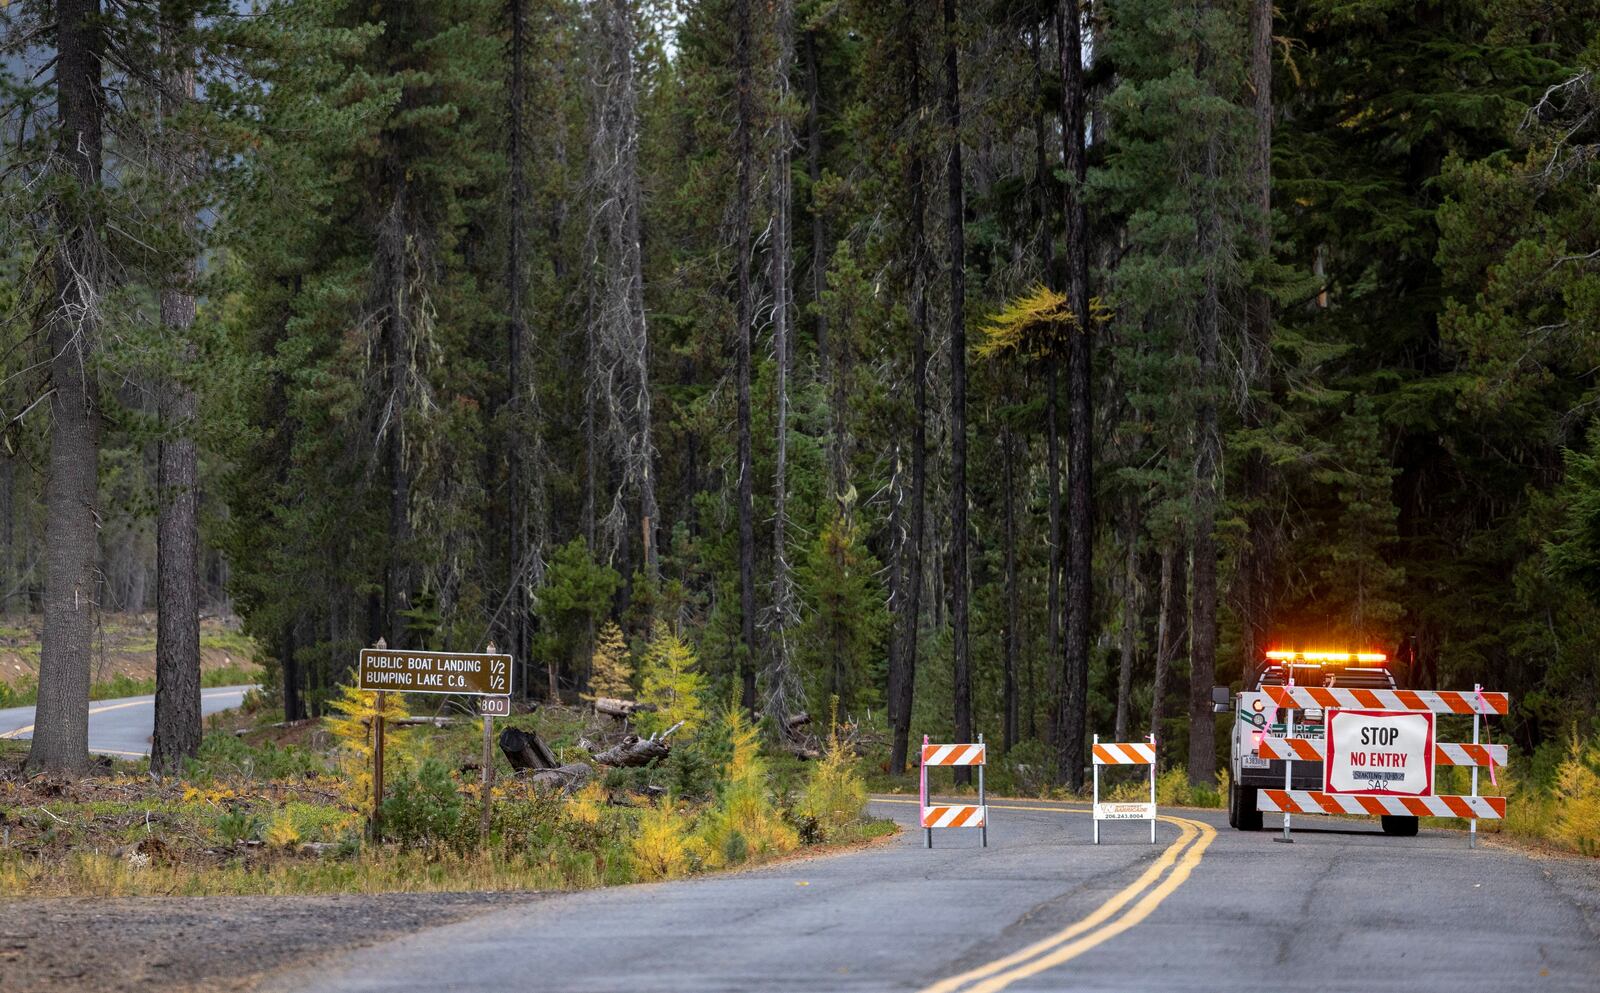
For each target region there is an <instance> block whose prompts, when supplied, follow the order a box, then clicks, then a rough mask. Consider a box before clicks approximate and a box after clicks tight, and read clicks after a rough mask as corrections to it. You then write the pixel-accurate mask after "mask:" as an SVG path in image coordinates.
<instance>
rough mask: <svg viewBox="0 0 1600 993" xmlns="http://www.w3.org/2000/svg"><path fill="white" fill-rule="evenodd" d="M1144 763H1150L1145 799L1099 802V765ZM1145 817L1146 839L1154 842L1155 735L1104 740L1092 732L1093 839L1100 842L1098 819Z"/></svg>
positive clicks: (1099, 820) (1139, 818)
mask: <svg viewBox="0 0 1600 993" xmlns="http://www.w3.org/2000/svg"><path fill="white" fill-rule="evenodd" d="M1103 765H1147V766H1149V767H1150V802H1149V803H1101V802H1100V767H1101V766H1103ZM1145 820H1147V821H1149V822H1150V843H1151V844H1152V845H1153V844H1155V843H1156V736H1155V735H1153V734H1152V735H1148V736H1147V737H1146V739H1145V740H1144V741H1122V742H1114V741H1106V742H1102V741H1101V740H1100V736H1099V735H1098V734H1097V735H1095V736H1094V843H1095V844H1097V845H1098V844H1100V822H1101V821H1145Z"/></svg>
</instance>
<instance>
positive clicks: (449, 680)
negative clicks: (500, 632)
mask: <svg viewBox="0 0 1600 993" xmlns="http://www.w3.org/2000/svg"><path fill="white" fill-rule="evenodd" d="M487 647H488V651H486V652H483V653H481V654H480V653H467V652H423V651H415V650H411V649H391V648H389V645H388V642H386V641H384V639H382V638H379V639H378V643H377V644H376V645H373V646H372V647H371V648H363V649H362V650H361V657H360V661H359V664H358V665H357V668H356V688H357V689H362V690H372V691H374V692H376V693H377V713H376V715H375V716H374V717H373V720H372V732H373V741H372V819H371V822H370V827H371V831H372V837H373V839H374V840H376V839H377V838H379V837H380V836H381V832H382V830H383V723H384V722H383V715H384V712H385V709H386V708H387V702H388V696H389V694H390V693H391V692H399V693H453V694H458V695H460V696H476V697H485V698H490V699H493V698H502V699H504V701H505V704H504V705H499V704H498V701H496V704H497V705H499V706H503V712H504V713H505V714H509V713H510V712H511V709H510V706H509V704H510V702H511V656H509V655H501V654H499V653H498V652H496V651H495V648H494V645H493V644H490V645H489V646H487ZM486 702H487V701H486ZM493 724H494V718H493V717H492V716H490V714H489V713H488V712H486V713H485V716H484V718H483V756H484V758H483V778H482V789H483V815H482V821H481V834H482V836H483V838H484V840H485V841H487V840H488V836H489V801H490V795H489V794H490V791H491V790H492V788H493V786H494V763H493V761H492V760H493V758H494V755H493V752H492V751H491V747H492V744H493V740H494V739H493Z"/></svg>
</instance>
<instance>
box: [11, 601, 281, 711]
mask: <svg viewBox="0 0 1600 993" xmlns="http://www.w3.org/2000/svg"><path fill="white" fill-rule="evenodd" d="M43 625H44V619H43V617H42V616H40V615H38V614H29V615H27V616H7V617H3V618H0V707H5V706H25V705H27V704H30V703H32V702H33V693H34V691H35V689H36V688H37V686H38V682H39V643H40V632H41V630H42V628H43ZM255 655H256V646H255V643H254V642H252V641H251V640H250V639H249V638H248V637H246V636H245V635H244V634H243V633H241V632H240V630H239V621H238V619H237V618H235V617H205V618H202V619H201V621H200V672H201V680H202V683H203V684H204V685H206V686H227V685H234V684H239V683H250V682H254V681H255V679H256V677H257V675H258V674H259V671H260V670H259V668H258V667H257V665H256V662H255ZM90 664H91V669H90V673H89V682H90V685H91V687H92V690H91V692H90V696H91V697H92V698H93V699H97V700H106V699H111V698H114V697H123V696H139V695H142V694H146V693H153V692H155V678H156V615H155V614H153V613H148V614H107V615H105V616H104V617H102V619H101V622H100V626H99V628H98V630H97V631H96V633H95V645H94V654H93V656H92V661H91V663H90Z"/></svg>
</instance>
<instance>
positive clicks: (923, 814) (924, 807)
mask: <svg viewBox="0 0 1600 993" xmlns="http://www.w3.org/2000/svg"><path fill="white" fill-rule="evenodd" d="M922 747H923V748H927V747H928V736H927V735H923V736H922ZM917 769H918V770H920V771H921V773H922V792H921V797H922V799H921V802H920V803H919V804H918V806H917V820H919V821H921V820H925V819H926V818H927V815H928V763H926V762H924V761H922V756H921V753H918V756H917ZM923 831H925V832H927V835H928V847H929V848H932V847H933V828H931V827H924V828H923Z"/></svg>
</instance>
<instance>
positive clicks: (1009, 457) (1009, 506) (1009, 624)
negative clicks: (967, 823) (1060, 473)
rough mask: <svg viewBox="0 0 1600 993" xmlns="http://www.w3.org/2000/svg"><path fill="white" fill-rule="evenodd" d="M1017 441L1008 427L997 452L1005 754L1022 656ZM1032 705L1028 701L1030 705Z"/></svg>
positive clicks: (1013, 730)
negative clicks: (1000, 467) (1000, 465)
mask: <svg viewBox="0 0 1600 993" xmlns="http://www.w3.org/2000/svg"><path fill="white" fill-rule="evenodd" d="M1016 447H1017V443H1016V437H1015V436H1014V435H1013V434H1012V432H1011V429H1010V428H1009V427H1007V428H1004V429H1003V430H1002V431H1001V434H1000V452H1001V457H1002V458H1003V459H1004V465H1005V469H1004V478H1003V479H1002V481H1001V482H1002V485H1003V487H1004V489H1005V496H1004V498H1003V499H1004V501H1005V526H1006V553H1005V557H1006V567H1005V568H1006V629H1005V687H1004V692H1003V693H1002V696H1001V709H1002V711H1003V712H1004V723H1003V725H1002V728H1001V736H1000V740H1001V743H1002V744H1003V746H1004V747H1005V750H1006V751H1010V750H1011V749H1012V748H1013V747H1014V746H1015V745H1016V743H1017V741H1018V737H1017V732H1018V721H1017V657H1018V655H1020V654H1021V652H1020V645H1021V635H1020V632H1019V630H1018V628H1019V627H1020V614H1021V604H1020V603H1019V602H1018V596H1019V594H1018V590H1017V474H1016V462H1017V452H1016ZM1030 702H1031V701H1030Z"/></svg>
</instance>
